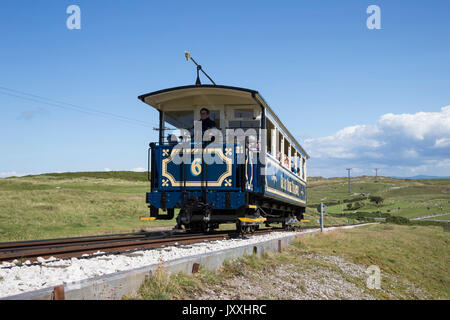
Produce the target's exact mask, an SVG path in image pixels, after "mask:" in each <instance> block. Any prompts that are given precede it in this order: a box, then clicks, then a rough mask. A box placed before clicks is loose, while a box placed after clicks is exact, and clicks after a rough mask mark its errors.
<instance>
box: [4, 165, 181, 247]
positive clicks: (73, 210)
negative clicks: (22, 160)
mask: <svg viewBox="0 0 450 320" xmlns="http://www.w3.org/2000/svg"><path fill="white" fill-rule="evenodd" d="M148 189H149V183H148V181H147V176H146V173H137V172H75V173H61V174H45V175H38V176H27V177H21V178H7V179H0V241H15V240H32V239H41V238H53V237H67V236H81V235H92V234H99V233H108V232H127V231H137V230H140V229H141V228H145V227H148V226H149V225H150V224H149V223H148V222H142V221H140V220H139V217H140V216H148V215H149V211H148V208H147V204H146V203H145V193H146V192H147V191H148ZM161 225H164V226H166V225H172V226H173V225H175V222H174V221H156V222H152V223H151V226H161Z"/></svg>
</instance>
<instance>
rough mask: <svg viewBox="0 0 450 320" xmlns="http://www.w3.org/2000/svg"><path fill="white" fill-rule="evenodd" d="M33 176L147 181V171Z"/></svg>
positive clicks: (64, 173)
mask: <svg viewBox="0 0 450 320" xmlns="http://www.w3.org/2000/svg"><path fill="white" fill-rule="evenodd" d="M33 176H48V177H53V178H55V179H76V178H98V179H121V180H128V181H148V173H147V172H134V171H94V172H63V173H44V174H40V175H28V176H25V177H33Z"/></svg>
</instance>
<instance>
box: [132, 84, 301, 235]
mask: <svg viewBox="0 0 450 320" xmlns="http://www.w3.org/2000/svg"><path fill="white" fill-rule="evenodd" d="M138 98H139V99H140V100H141V101H143V102H144V103H146V104H148V105H150V106H152V107H154V108H155V109H156V110H158V111H159V141H158V142H157V143H156V142H155V143H151V144H150V148H149V176H150V177H149V178H150V192H148V193H147V197H146V199H147V203H148V204H149V208H150V217H147V218H146V220H155V219H173V218H174V215H175V209H179V213H178V216H177V218H176V221H177V226H176V228H179V229H186V230H195V231H211V230H214V229H216V228H218V226H219V224H221V223H236V227H237V229H238V230H240V231H243V232H247V231H250V232H251V231H254V230H255V229H257V228H259V226H260V225H261V224H262V223H265V224H266V225H270V224H271V223H282V225H283V227H288V226H292V225H294V224H296V223H297V222H298V221H299V220H301V219H303V214H304V212H305V208H306V201H307V198H306V192H307V191H306V160H307V159H308V158H309V156H308V154H307V153H306V152H305V150H304V149H303V148H302V146H301V145H300V144H299V143H298V142H297V141H296V139H295V138H294V137H293V136H292V135H291V133H290V132H289V131H288V130H287V129H286V127H285V126H284V125H283V123H282V122H281V121H280V120H279V119H278V117H277V116H276V114H275V113H274V111H273V110H272V109H271V108H270V107H269V105H268V104H267V102H266V101H265V100H264V99H263V98H262V96H261V95H260V94H259V93H258V91H255V90H250V89H245V88H239V87H231V86H222V85H204V84H203V85H202V84H197V85H190V86H181V87H175V88H169V89H164V90H159V91H155V92H151V93H148V94H144V95H141V96H139V97H138ZM205 108H206V109H207V110H208V111H209V119H210V120H212V122H213V124H214V125H215V128H213V130H207V131H206V132H205V133H204V132H203V131H202V129H201V122H197V124H199V125H200V130H198V127H197V129H195V128H196V126H195V123H196V121H199V120H200V117H201V116H200V111H201V110H204V109H205ZM195 130H197V131H196V132H194V131H195ZM208 131H213V133H212V134H211V132H209V133H210V137H211V136H212V137H213V138H210V139H208V138H207V139H204V137H205V135H206V134H207V133H208ZM196 133H200V136H201V137H202V138H203V139H197V136H195V134H196ZM236 133H239V134H236ZM203 140H207V141H203ZM206 155H208V156H209V158H206ZM177 211H178V210H177Z"/></svg>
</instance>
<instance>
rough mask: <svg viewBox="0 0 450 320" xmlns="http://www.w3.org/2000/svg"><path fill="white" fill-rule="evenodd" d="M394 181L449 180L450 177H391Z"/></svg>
mask: <svg viewBox="0 0 450 320" xmlns="http://www.w3.org/2000/svg"><path fill="white" fill-rule="evenodd" d="M391 178H395V179H408V180H421V179H450V177H437V176H424V175H419V176H414V177H391Z"/></svg>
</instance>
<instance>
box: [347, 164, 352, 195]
mask: <svg viewBox="0 0 450 320" xmlns="http://www.w3.org/2000/svg"><path fill="white" fill-rule="evenodd" d="M346 170H347V171H348V193H352V191H351V187H350V170H352V168H347V169H346Z"/></svg>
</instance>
